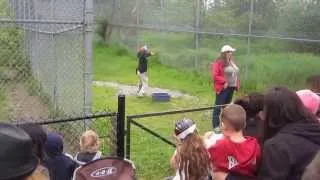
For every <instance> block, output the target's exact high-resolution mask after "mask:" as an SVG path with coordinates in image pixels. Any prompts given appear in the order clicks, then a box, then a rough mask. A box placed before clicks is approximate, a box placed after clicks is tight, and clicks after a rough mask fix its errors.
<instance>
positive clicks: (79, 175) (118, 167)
mask: <svg viewBox="0 0 320 180" xmlns="http://www.w3.org/2000/svg"><path fill="white" fill-rule="evenodd" d="M73 179H74V180H136V177H135V167H134V164H133V163H132V162H131V161H129V160H126V159H123V158H120V157H107V158H102V159H98V160H95V161H91V162H89V163H88V164H86V165H84V166H81V167H79V168H78V169H77V170H76V171H75V173H74V177H73Z"/></svg>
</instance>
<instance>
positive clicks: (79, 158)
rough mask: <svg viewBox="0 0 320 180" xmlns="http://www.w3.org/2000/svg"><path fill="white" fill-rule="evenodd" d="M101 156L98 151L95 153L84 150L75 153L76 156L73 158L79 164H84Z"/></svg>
mask: <svg viewBox="0 0 320 180" xmlns="http://www.w3.org/2000/svg"><path fill="white" fill-rule="evenodd" d="M101 157H102V153H101V152H100V151H98V152H96V153H86V152H80V153H77V154H76V156H75V157H74V160H75V161H76V162H77V163H78V164H79V165H84V164H86V163H88V162H90V161H94V160H97V159H100V158H101Z"/></svg>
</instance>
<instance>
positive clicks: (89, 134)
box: [80, 130, 100, 153]
mask: <svg viewBox="0 0 320 180" xmlns="http://www.w3.org/2000/svg"><path fill="white" fill-rule="evenodd" d="M99 148H100V140H99V137H98V134H97V133H96V132H94V131H92V130H88V131H85V132H84V133H83V134H82V135H81V138H80V151H81V152H89V153H95V152H97V151H98V150H99Z"/></svg>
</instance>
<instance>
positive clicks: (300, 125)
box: [258, 87, 320, 180]
mask: <svg viewBox="0 0 320 180" xmlns="http://www.w3.org/2000/svg"><path fill="white" fill-rule="evenodd" d="M262 118H263V120H264V133H263V150H262V152H263V156H262V163H261V167H260V171H259V177H258V179H261V180H265V179H279V180H280V179H290V180H296V179H297V180H298V179H301V176H302V173H303V171H304V170H305V168H306V166H307V165H308V163H310V162H311V160H312V159H313V157H314V156H315V155H316V153H317V152H318V150H319V149H320V125H319V123H318V122H317V118H316V116H315V115H314V114H312V113H311V112H310V111H309V110H308V109H307V108H306V107H305V106H304V105H303V103H302V102H301V100H300V99H299V97H298V95H297V94H296V93H295V92H292V91H290V90H289V89H287V88H285V87H274V88H272V89H270V90H269V91H268V92H267V94H266V95H265V98H264V109H263V115H262Z"/></svg>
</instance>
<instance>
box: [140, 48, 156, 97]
mask: <svg viewBox="0 0 320 180" xmlns="http://www.w3.org/2000/svg"><path fill="white" fill-rule="evenodd" d="M151 55H153V53H152V52H151V51H150V50H149V49H148V47H147V46H146V45H145V46H143V47H141V48H140V49H139V51H138V54H137V57H138V67H137V69H136V73H137V75H138V77H139V85H138V92H137V94H138V96H143V94H144V93H145V89H146V88H147V87H148V81H149V80H148V74H147V71H148V57H149V56H151Z"/></svg>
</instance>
